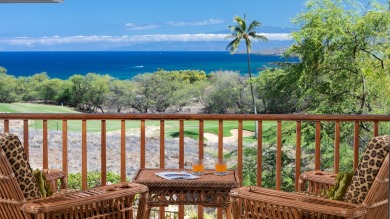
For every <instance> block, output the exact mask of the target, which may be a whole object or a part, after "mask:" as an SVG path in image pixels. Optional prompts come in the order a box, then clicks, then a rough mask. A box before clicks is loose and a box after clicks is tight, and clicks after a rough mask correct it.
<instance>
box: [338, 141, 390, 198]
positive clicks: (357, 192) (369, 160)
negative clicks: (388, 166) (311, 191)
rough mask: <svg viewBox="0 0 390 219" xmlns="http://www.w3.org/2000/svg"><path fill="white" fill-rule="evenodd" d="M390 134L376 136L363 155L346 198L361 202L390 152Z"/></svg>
mask: <svg viewBox="0 0 390 219" xmlns="http://www.w3.org/2000/svg"><path fill="white" fill-rule="evenodd" d="M389 147H390V135H384V136H378V137H374V138H373V139H372V140H371V141H370V142H369V143H368V146H367V148H366V150H365V152H364V153H363V155H362V158H361V160H360V163H359V165H358V167H357V169H356V171H355V174H354V176H353V178H352V183H351V185H350V186H349V187H348V191H347V193H346V194H345V196H344V200H345V201H347V202H351V203H354V204H361V203H362V202H363V201H364V199H365V198H366V195H367V193H368V190H370V188H371V185H372V183H373V182H374V179H375V177H376V175H377V174H378V171H379V168H380V167H381V166H382V162H383V161H384V159H385V157H386V156H387V154H388V152H389Z"/></svg>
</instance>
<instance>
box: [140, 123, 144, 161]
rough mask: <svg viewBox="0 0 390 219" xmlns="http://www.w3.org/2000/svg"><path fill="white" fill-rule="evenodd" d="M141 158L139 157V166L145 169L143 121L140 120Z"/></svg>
mask: <svg viewBox="0 0 390 219" xmlns="http://www.w3.org/2000/svg"><path fill="white" fill-rule="evenodd" d="M140 147H141V148H140V150H141V157H140V166H141V168H145V120H144V119H142V120H141V146H140Z"/></svg>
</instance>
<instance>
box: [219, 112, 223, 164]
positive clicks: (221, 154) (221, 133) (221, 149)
mask: <svg viewBox="0 0 390 219" xmlns="http://www.w3.org/2000/svg"><path fill="white" fill-rule="evenodd" d="M218 159H223V120H218Z"/></svg>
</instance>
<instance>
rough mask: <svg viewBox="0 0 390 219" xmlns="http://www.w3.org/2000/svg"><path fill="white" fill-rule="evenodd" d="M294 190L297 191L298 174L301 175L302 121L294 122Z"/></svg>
mask: <svg viewBox="0 0 390 219" xmlns="http://www.w3.org/2000/svg"><path fill="white" fill-rule="evenodd" d="M295 144H296V149H295V191H298V186H299V175H301V145H302V122H301V121H297V122H296V138H295Z"/></svg>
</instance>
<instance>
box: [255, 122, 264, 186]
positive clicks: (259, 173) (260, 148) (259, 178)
mask: <svg viewBox="0 0 390 219" xmlns="http://www.w3.org/2000/svg"><path fill="white" fill-rule="evenodd" d="M257 127H258V130H257V132H258V134H257V176H256V185H257V186H261V184H262V181H263V122H262V121H257Z"/></svg>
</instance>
